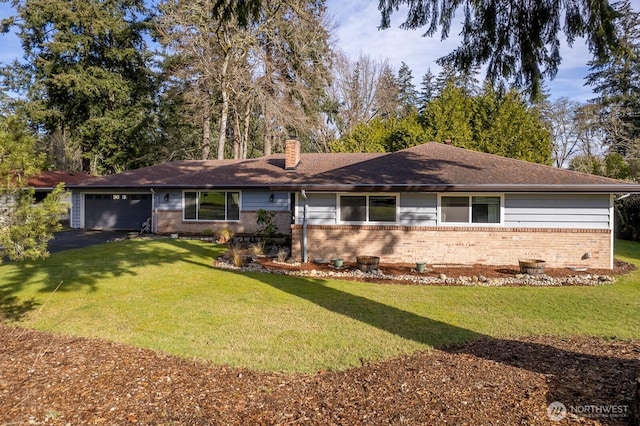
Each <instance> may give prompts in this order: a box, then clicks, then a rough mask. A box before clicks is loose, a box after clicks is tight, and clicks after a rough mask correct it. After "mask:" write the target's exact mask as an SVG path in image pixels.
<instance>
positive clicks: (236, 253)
mask: <svg viewBox="0 0 640 426" xmlns="http://www.w3.org/2000/svg"><path fill="white" fill-rule="evenodd" d="M227 255H228V256H229V259H231V263H233V265H234V266H237V267H239V268H241V267H243V266H244V265H245V263H246V262H247V250H246V249H244V248H242V247H240V246H231V247H229V250H228V251H227Z"/></svg>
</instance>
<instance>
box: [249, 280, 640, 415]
mask: <svg viewBox="0 0 640 426" xmlns="http://www.w3.org/2000/svg"><path fill="white" fill-rule="evenodd" d="M253 276H254V277H255V278H257V279H259V280H260V281H262V282H264V283H265V284H268V285H270V286H272V287H274V288H276V289H278V290H281V291H283V292H285V293H288V294H291V295H293V296H297V297H300V298H302V299H305V300H308V301H309V302H312V303H314V304H316V305H318V306H320V307H322V308H325V309H327V310H329V311H331V312H335V313H338V314H341V315H344V316H346V317H348V318H351V319H354V320H356V321H361V322H363V323H365V324H369V325H371V326H373V327H376V328H378V329H380V330H384V331H387V332H390V333H393V334H395V335H397V336H400V337H403V338H406V339H411V340H414V341H416V342H419V343H423V344H426V345H429V346H432V347H436V348H439V349H441V350H444V351H447V352H450V353H454V354H457V353H465V354H469V355H473V356H476V357H478V358H481V359H485V360H491V361H495V362H498V363H501V364H504V365H509V366H512V367H517V368H522V369H526V370H529V371H532V372H535V373H538V374H542V375H544V376H545V378H546V380H547V383H548V386H549V391H548V396H547V398H548V402H549V403H551V402H554V401H559V402H562V403H563V404H565V406H566V407H567V409H568V410H569V411H571V408H572V407H577V408H576V409H577V410H580V409H582V410H583V411H582V413H581V414H583V415H584V414H585V411H584V410H585V409H586V410H592V409H593V410H599V409H601V408H584V407H593V406H596V407H604V408H602V409H607V407H615V408H613V409H615V410H618V413H619V414H620V416H619V417H618V418H614V417H611V416H609V417H607V415H606V414H605V415H602V413H601V414H600V415H601V417H600V418H599V419H598V420H600V421H601V422H603V424H628V423H629V421H630V420H631V417H632V407H633V392H634V391H635V385H634V384H635V379H636V377H638V376H639V375H640V361H639V360H638V357H639V356H640V343H638V344H637V345H635V349H634V350H635V352H633V353H624V354H623V353H617V351H616V342H615V341H611V344H610V346H608V345H606V344H604V345H602V346H603V347H601V343H600V341H598V342H596V343H595V344H593V343H592V344H591V345H589V344H586V346H585V342H586V340H585V339H582V340H581V339H560V338H544V337H541V338H531V339H521V340H508V339H497V338H493V337H491V336H487V335H484V334H481V333H477V332H475V331H473V330H468V329H465V328H461V327H457V326H454V325H451V324H447V323H444V322H441V321H437V320H433V319H430V318H427V317H423V316H420V315H417V314H415V313H412V312H407V311H404V310H401V309H398V308H395V307H393V306H388V305H385V304H383V303H380V302H377V301H374V300H370V299H367V298H365V297H362V296H358V295H353V294H350V293H347V292H345V291H341V290H338V289H335V288H331V287H328V286H326V285H325V284H324V281H322V280H314V279H303V278H292V277H287V278H283V277H282V276H280V275H271V274H255V275H253ZM543 342H544V343H543ZM547 342H548V343H547ZM594 349H595V352H597V353H598V354H597V355H593V354H589V353H587V352H590V351H591V352H594ZM544 408H545V409H546V407H544ZM621 411H622V412H621Z"/></svg>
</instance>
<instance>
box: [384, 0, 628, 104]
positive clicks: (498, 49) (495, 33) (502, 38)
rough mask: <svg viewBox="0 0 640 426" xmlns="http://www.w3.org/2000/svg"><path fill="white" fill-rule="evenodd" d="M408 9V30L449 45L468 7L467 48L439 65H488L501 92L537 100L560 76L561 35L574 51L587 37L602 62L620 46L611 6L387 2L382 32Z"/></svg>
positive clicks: (585, 1)
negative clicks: (519, 90) (520, 92)
mask: <svg viewBox="0 0 640 426" xmlns="http://www.w3.org/2000/svg"><path fill="white" fill-rule="evenodd" d="M403 5H406V6H408V13H407V19H406V20H405V22H404V23H403V24H402V25H401V27H402V28H406V29H415V28H421V27H426V32H425V35H428V36H432V35H434V34H435V33H436V32H437V31H438V29H439V28H441V29H442V31H441V37H442V38H443V39H444V38H447V37H448V36H449V30H450V29H451V24H452V23H453V22H454V16H455V14H456V12H457V11H458V9H460V8H461V7H462V8H463V13H464V22H463V25H462V31H461V36H462V41H461V44H460V46H458V47H457V48H456V49H455V50H454V51H453V52H451V53H449V54H447V55H445V56H444V57H442V58H440V60H439V63H440V64H441V65H443V64H450V65H451V66H453V67H454V68H455V69H457V70H460V71H462V72H463V73H464V72H468V71H470V70H471V69H472V68H473V67H477V66H481V65H485V64H486V66H487V78H488V79H489V80H490V81H491V82H492V83H494V85H495V86H496V87H508V86H511V83H513V84H515V85H516V86H522V87H526V88H528V89H529V93H530V94H531V97H532V99H538V97H539V95H540V94H541V88H542V82H543V80H544V78H546V77H549V78H553V77H555V74H556V72H557V70H558V66H559V64H560V62H561V57H560V39H559V33H560V32H561V31H563V32H564V33H565V35H566V39H567V42H568V43H569V45H570V46H571V44H572V43H573V41H574V39H575V38H576V37H585V38H586V39H587V43H588V45H589V48H590V50H591V51H592V52H593V53H594V54H595V55H596V57H598V58H604V57H605V56H606V54H607V52H608V50H609V48H610V47H611V46H613V45H615V41H616V36H615V31H614V26H613V24H612V20H613V18H614V17H615V16H616V13H615V11H614V9H613V8H612V7H611V6H609V4H608V2H607V1H606V0H602V1H590V0H576V1H567V2H560V1H548V0H539V1H529V0H493V1H465V2H463V1H459V0H381V1H380V5H379V9H380V11H381V12H382V24H381V26H382V28H387V27H389V25H390V23H391V15H392V14H393V13H394V12H395V11H397V10H398V9H399V8H400V6H403ZM562 20H564V21H562Z"/></svg>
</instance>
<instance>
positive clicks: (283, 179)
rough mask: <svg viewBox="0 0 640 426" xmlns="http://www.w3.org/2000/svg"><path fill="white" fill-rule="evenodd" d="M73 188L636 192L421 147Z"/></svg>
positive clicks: (186, 167) (180, 167) (151, 174)
mask: <svg viewBox="0 0 640 426" xmlns="http://www.w3.org/2000/svg"><path fill="white" fill-rule="evenodd" d="M69 186H70V187H74V188H83V189H88V188H96V189H97V188H131V187H139V188H156V189H157V188H202V189H206V188H252V187H253V188H269V189H270V190H299V189H306V190H336V191H341V190H344V191H347V190H371V191H373V190H394V189H395V190H410V191H469V192H480V191H502V192H510V191H511V192H513V191H518V192H520V191H532V192H537V191H544V192H546V191H551V192H602V193H621V192H640V185H638V184H634V183H630V182H625V181H620V180H615V179H610V178H605V177H601V176H594V175H589V174H585V173H579V172H574V171H569V170H564V169H558V168H554V167H551V166H545V165H540V164H534V163H529V162H526V161H520V160H515V159H512V158H505V157H500V156H497V155H492V154H486V153H481V152H476V151H471V150H467V149H463V148H456V147H453V146H451V145H445V144H440V143H435V142H431V143H427V144H423V145H418V146H415V147H412V148H408V149H405V150H402V151H397V152H393V153H385V154H365V153H356V154H302V155H301V160H300V163H299V164H298V165H297V167H296V169H295V170H285V169H284V155H283V154H276V155H271V156H268V157H261V158H257V159H249V160H207V161H204V160H202V161H174V162H169V163H164V164H158V165H155V166H150V167H145V168H142V169H137V170H131V171H127V172H124V173H119V174H115V175H110V176H103V177H97V178H94V179H92V180H89V181H84V182H80V183H78V184H75V185H69Z"/></svg>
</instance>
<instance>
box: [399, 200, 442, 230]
mask: <svg viewBox="0 0 640 426" xmlns="http://www.w3.org/2000/svg"><path fill="white" fill-rule="evenodd" d="M437 213H438V196H437V195H436V194H433V193H404V194H400V206H399V212H398V220H399V221H400V224H401V225H403V226H436V224H437Z"/></svg>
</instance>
